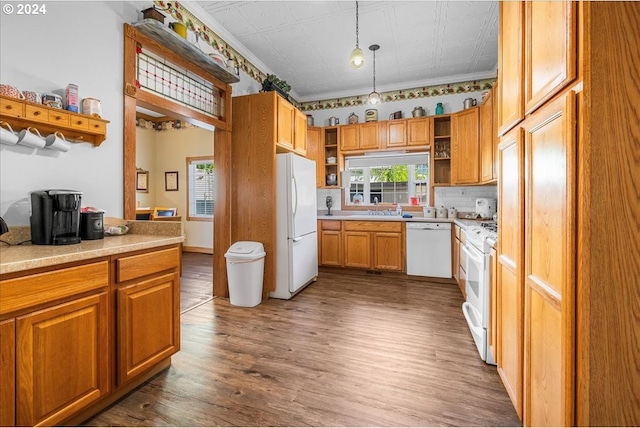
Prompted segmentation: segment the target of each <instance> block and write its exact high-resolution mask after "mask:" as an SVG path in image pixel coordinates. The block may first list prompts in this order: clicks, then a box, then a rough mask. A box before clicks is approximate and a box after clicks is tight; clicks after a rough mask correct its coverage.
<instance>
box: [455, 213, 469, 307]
mask: <svg viewBox="0 0 640 428" xmlns="http://www.w3.org/2000/svg"><path fill="white" fill-rule="evenodd" d="M453 231H454V235H453V257H452V263H453V269H452V272H453V277H454V278H455V280H456V283H457V284H458V288H460V293H462V297H464V298H465V299H466V298H467V290H466V286H467V284H466V279H467V275H466V266H465V263H466V254H465V253H464V252H463V251H462V246H463V245H464V244H465V242H466V240H467V239H466V233H465V230H464V229H463V228H461V227H460V226H458V225H457V224H456V225H454V226H453Z"/></svg>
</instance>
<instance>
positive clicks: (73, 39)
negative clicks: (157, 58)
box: [0, 1, 150, 226]
mask: <svg viewBox="0 0 640 428" xmlns="http://www.w3.org/2000/svg"><path fill="white" fill-rule="evenodd" d="M3 4H4V3H3ZM145 5H146V6H147V7H148V6H149V5H150V2H120V1H117V2H116V1H95V2H94V1H91V2H78V1H73V2H72V1H69V2H66V1H52V2H47V3H46V9H47V13H46V15H40V16H17V15H16V14H15V13H14V14H11V15H7V14H5V13H2V14H0V52H1V54H0V55H1V56H0V76H1V80H2V83H4V84H10V85H13V86H17V87H18V88H19V89H22V90H35V91H39V92H47V93H51V92H55V93H61V91H63V90H64V88H65V87H66V86H67V84H69V83H75V84H77V85H78V88H79V97H80V99H82V98H87V97H93V98H97V99H99V100H101V101H102V112H103V118H104V119H107V120H109V121H110V123H109V124H108V126H107V140H106V141H104V142H103V143H102V145H101V146H100V147H93V145H91V144H88V143H74V144H73V146H72V149H71V151H69V152H67V153H53V154H52V153H50V152H48V151H44V150H30V149H26V148H23V147H10V146H5V145H2V146H0V216H2V217H3V218H4V219H5V220H6V221H7V223H8V224H9V225H10V226H11V225H28V224H29V209H30V202H29V200H28V194H29V192H30V191H32V190H37V189H51V188H63V189H73V190H80V191H82V192H83V196H82V205H83V206H89V205H92V206H97V207H101V208H103V209H105V210H106V215H108V216H115V217H121V216H122V214H123V190H122V187H123V174H122V171H123V166H122V158H123V151H122V115H123V101H122V97H123V96H122V86H123V84H122V82H123V78H122V67H123V24H124V23H125V22H127V23H130V22H135V21H137V20H138V19H139V13H138V11H139V10H142V9H143V8H144V7H145ZM140 16H141V15H140Z"/></svg>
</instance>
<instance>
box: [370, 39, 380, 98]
mask: <svg viewBox="0 0 640 428" xmlns="http://www.w3.org/2000/svg"><path fill="white" fill-rule="evenodd" d="M378 49H380V46H378V45H371V46H369V50H370V51H373V92H371V93H370V94H369V104H380V101H381V98H380V94H379V93H377V92H376V51H377V50H378Z"/></svg>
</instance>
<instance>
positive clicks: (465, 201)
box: [434, 186, 498, 212]
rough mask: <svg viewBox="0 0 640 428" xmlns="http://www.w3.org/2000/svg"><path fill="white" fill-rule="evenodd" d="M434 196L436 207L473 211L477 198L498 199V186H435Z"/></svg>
mask: <svg viewBox="0 0 640 428" xmlns="http://www.w3.org/2000/svg"><path fill="white" fill-rule="evenodd" d="M434 196H435V204H434V205H435V206H436V207H440V206H444V207H447V208H451V207H453V208H456V209H457V210H458V211H470V212H474V211H475V210H476V199H477V198H492V199H498V186H455V187H436V188H435V195H434Z"/></svg>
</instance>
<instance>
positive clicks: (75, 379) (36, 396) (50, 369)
mask: <svg viewBox="0 0 640 428" xmlns="http://www.w3.org/2000/svg"><path fill="white" fill-rule="evenodd" d="M105 279H106V278H105ZM16 338H17V340H16V341H17V346H16V348H17V352H16V367H17V370H16V373H17V382H16V383H17V388H16V404H17V424H18V425H21V426H24V425H27V426H35V425H45V426H52V425H56V424H59V423H60V422H62V421H64V420H65V419H67V418H69V417H71V416H72V415H73V414H74V413H76V412H78V411H79V410H81V409H83V408H85V407H87V406H88V405H89V404H92V403H94V402H96V401H97V400H98V399H100V398H101V397H103V396H104V395H106V394H107V393H108V392H109V389H110V385H109V373H110V372H109V367H110V359H109V354H110V352H109V348H110V346H109V305H108V297H107V293H106V292H104V291H103V292H100V293H98V294H96V295H93V296H89V297H83V298H79V299H75V300H72V301H70V302H67V303H63V304H60V305H57V306H54V307H51V308H47V309H43V310H40V311H37V312H34V313H32V314H28V315H25V316H21V317H18V318H17V320H16Z"/></svg>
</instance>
